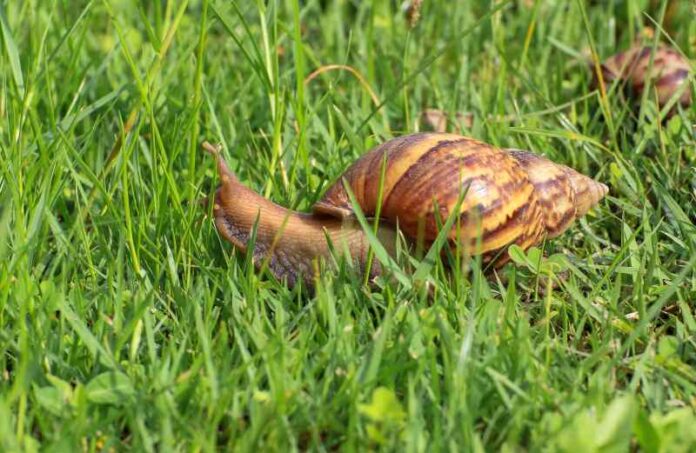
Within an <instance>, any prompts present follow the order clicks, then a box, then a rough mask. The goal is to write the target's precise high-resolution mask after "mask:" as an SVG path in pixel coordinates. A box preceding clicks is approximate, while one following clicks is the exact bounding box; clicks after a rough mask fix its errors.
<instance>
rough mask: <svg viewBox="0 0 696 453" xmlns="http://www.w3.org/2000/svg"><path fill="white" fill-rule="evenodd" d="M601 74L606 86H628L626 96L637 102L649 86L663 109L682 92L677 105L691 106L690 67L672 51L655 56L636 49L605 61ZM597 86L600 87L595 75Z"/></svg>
mask: <svg viewBox="0 0 696 453" xmlns="http://www.w3.org/2000/svg"><path fill="white" fill-rule="evenodd" d="M651 59H652V61H651ZM601 70H602V78H603V80H604V83H605V85H606V86H608V85H610V84H611V83H613V82H615V81H616V82H617V83H625V85H626V86H625V88H626V90H627V94H628V95H629V97H631V98H633V99H634V100H636V101H637V100H640V99H641V97H642V96H643V91H644V90H645V87H646V86H654V89H655V90H656V93H657V102H658V104H659V105H660V107H664V106H665V105H666V104H667V103H668V102H669V101H670V100H671V99H672V98H673V97H674V96H676V95H677V93H680V92H681V94H680V95H679V99H678V101H677V103H678V104H681V105H682V106H684V107H688V106H689V105H691V102H692V93H691V87H690V86H688V84H689V74H690V72H691V65H690V64H689V61H688V60H687V59H686V58H685V57H684V56H682V55H681V54H680V53H679V52H677V51H676V50H674V49H671V48H669V47H664V46H660V47H657V48H656V49H655V50H654V52H653V48H652V47H650V46H634V47H632V48H630V49H628V50H626V51H624V52H620V53H618V54H616V55H614V56H612V57H609V58H607V59H606V60H604V62H603V63H602V65H601ZM594 84H595V86H598V85H599V84H598V80H597V75H596V74H595V79H594ZM682 90H683V91H682ZM652 96H653V94H652V93H651V94H650V97H651V98H652Z"/></svg>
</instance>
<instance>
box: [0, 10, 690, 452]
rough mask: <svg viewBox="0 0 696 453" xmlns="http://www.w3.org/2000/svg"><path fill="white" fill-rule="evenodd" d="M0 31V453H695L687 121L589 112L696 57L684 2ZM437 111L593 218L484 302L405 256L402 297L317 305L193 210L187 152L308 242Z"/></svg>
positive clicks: (20, 20) (331, 295)
mask: <svg viewBox="0 0 696 453" xmlns="http://www.w3.org/2000/svg"><path fill="white" fill-rule="evenodd" d="M0 13H1V15H0V19H1V21H0V38H1V43H2V48H1V49H0V118H1V120H0V237H1V238H2V239H1V240H0V351H1V352H2V354H1V355H0V450H2V451H37V450H39V449H41V450H46V451H103V450H104V451H124V450H133V451H212V450H217V449H220V450H231V449H234V450H239V451H248V450H259V449H260V450H263V451H266V450H271V451H273V450H277V451H287V450H290V449H299V450H305V449H310V450H320V451H330V450H336V449H345V450H349V451H357V450H364V449H385V450H402V449H406V450H408V451H438V450H449V451H457V450H462V451H471V450H476V451H483V450H492V451H495V450H504V451H520V450H530V451H539V450H548V451H588V452H591V451H628V450H631V451H633V450H637V449H640V450H644V451H649V452H662V451H664V452H666V451H694V449H696V429H695V428H694V426H696V320H695V318H694V311H695V310H696V303H695V301H696V227H695V225H694V223H695V222H696V133H695V131H694V124H696V107H695V106H691V107H690V108H687V109H678V110H677V111H676V112H675V114H674V115H673V116H672V117H671V118H663V117H664V116H665V115H662V116H661V114H660V112H659V111H658V109H657V108H656V106H655V102H654V100H653V98H652V97H651V93H649V92H648V93H647V94H646V95H645V96H644V97H643V99H642V100H641V102H640V103H639V105H635V106H633V105H631V104H629V103H627V102H626V101H625V100H624V99H623V97H622V96H621V95H620V89H616V88H617V87H616V86H614V87H613V88H614V89H611V90H610V91H609V92H608V95H607V97H602V96H600V94H599V92H598V91H597V90H595V89H594V88H593V87H592V73H591V71H590V69H589V64H588V62H590V61H592V59H593V57H598V58H600V59H603V58H606V57H608V56H610V55H612V54H614V53H616V52H618V51H620V50H624V49H626V48H628V47H629V46H630V44H631V43H632V42H634V41H639V40H643V41H644V42H646V43H648V44H655V43H657V42H663V43H671V45H673V46H675V47H677V48H679V49H680V51H681V52H683V53H684V54H686V55H687V56H690V57H692V58H693V57H694V56H695V55H696V21H694V20H693V17H694V14H696V11H694V4H693V2H691V1H688V0H677V1H673V2H660V1H649V0H608V1H601V2H600V1H581V0H577V1H576V0H573V1H568V2H565V1H553V0H537V1H534V0H514V1H507V2H506V1H495V0H491V1H457V2H454V1H435V0H425V1H424V2H423V5H422V10H421V11H420V17H419V18H416V17H413V18H412V19H413V20H412V21H411V23H409V20H408V19H407V17H406V15H405V14H404V8H403V6H402V5H401V2H398V1H391V2H389V1H375V2H370V1H357V0H355V1H353V0H306V1H300V0H272V1H269V2H263V1H261V0H258V1H252V0H229V1H228V0H188V1H186V0H176V1H168V2H165V1H152V2H145V1H142V2H141V1H137V0H92V1H88V0H21V1H19V0H2V1H0ZM692 61H693V59H692ZM317 70H318V71H319V73H315V71H317ZM690 84H691V89H692V91H693V90H696V84H695V83H694V79H693V77H692V78H691V80H690ZM426 108H433V109H439V110H441V111H443V112H446V113H447V114H448V116H449V117H450V118H451V119H455V120H453V121H450V122H449V123H448V125H447V128H448V130H450V131H453V132H457V133H461V134H464V135H468V136H472V137H475V138H477V139H481V140H484V141H486V142H488V143H492V144H495V145H497V146H501V147H516V148H523V149H529V150H532V151H533V152H535V153H538V154H542V155H545V156H546V157H548V158H550V159H552V160H554V161H556V162H559V163H563V164H566V165H569V166H571V167H573V168H575V169H577V170H578V171H581V172H583V173H584V174H587V175H590V176H592V177H594V178H596V179H597V180H599V181H601V182H603V183H605V184H607V185H608V186H609V187H610V193H609V195H608V196H607V198H605V200H603V201H602V202H601V203H600V205H599V206H598V207H597V208H595V209H594V210H593V211H592V212H591V213H590V214H589V215H588V216H586V217H584V218H583V219H581V220H580V221H578V222H576V223H575V224H574V225H573V227H572V228H571V229H570V230H569V231H568V232H566V233H565V234H564V235H563V236H561V237H559V238H557V239H555V240H552V241H547V242H545V243H544V244H542V245H540V246H539V248H536V249H533V250H531V251H529V252H528V253H527V255H526V256H525V255H523V254H517V255H516V256H515V258H516V261H517V262H516V263H513V264H510V265H508V266H506V267H505V268H504V269H502V270H501V271H500V272H498V273H497V274H487V273H484V271H483V269H482V266H481V263H480V260H477V259H473V260H466V261H465V263H464V265H463V266H461V267H458V270H457V271H456V272H450V271H448V268H449V267H450V266H447V265H446V264H447V263H446V262H445V261H447V259H446V257H445V258H444V259H441V260H437V261H436V262H435V264H434V265H432V266H430V265H425V266H422V265H421V264H422V263H423V262H424V261H421V260H422V257H419V256H417V255H413V256H409V255H408V254H407V253H400V254H399V256H397V257H396V263H397V264H398V268H397V271H398V272H399V275H402V276H406V278H389V277H386V278H382V279H379V280H378V281H377V282H376V283H374V284H372V285H365V284H364V283H363V280H362V279H360V278H358V277H357V276H356V274H355V272H353V271H352V270H351V268H350V266H349V265H347V264H346V263H343V265H341V266H339V269H338V270H337V271H330V270H327V271H325V272H322V273H321V277H320V278H319V279H318V281H317V283H316V290H315V291H313V292H312V291H308V290H307V288H302V287H301V286H297V287H295V288H289V287H288V286H287V285H286V284H285V283H284V282H282V281H277V280H276V279H274V278H273V276H272V275H270V274H269V273H268V272H262V273H259V272H256V271H255V270H254V266H253V263H252V262H251V259H250V257H249V256H246V255H245V254H243V253H240V252H239V251H235V250H234V249H233V248H232V247H231V246H230V245H229V244H228V243H226V242H224V241H223V240H222V239H221V237H220V236H219V234H218V232H217V231H216V229H215V226H214V224H213V222H212V219H211V216H210V211H209V210H206V209H205V208H204V207H203V206H202V205H201V203H200V200H201V199H202V198H204V197H205V196H207V195H210V194H211V193H212V192H213V191H214V189H215V187H216V185H217V184H218V177H217V174H216V172H215V165H214V161H213V159H212V158H211V157H210V156H208V155H206V154H205V153H203V152H202V151H201V143H202V142H203V141H204V140H208V141H211V142H219V143H221V144H222V146H223V155H224V156H225V157H226V159H227V160H228V162H229V163H230V166H231V167H232V169H233V170H234V171H235V172H236V174H237V175H238V176H239V178H240V180H241V181H243V182H244V183H245V184H248V185H249V186H250V187H252V188H254V189H256V190H258V191H259V192H261V193H262V194H264V195H265V196H267V197H269V198H271V199H272V200H274V201H275V202H277V203H279V204H281V205H283V206H288V207H291V208H293V209H297V210H304V211H307V210H309V209H310V208H311V206H312V204H313V203H314V202H315V201H316V200H318V199H319V198H320V197H321V195H322V194H323V191H324V190H325V189H326V188H327V187H328V186H329V185H330V184H331V183H333V182H334V181H336V180H337V179H339V178H340V175H341V173H342V172H343V171H344V170H345V169H346V167H347V166H348V165H349V164H350V163H351V162H352V161H353V160H355V159H356V158H357V157H358V156H360V155H362V154H363V153H365V152H366V151H367V150H368V149H370V148H371V147H373V146H374V145H376V144H379V143H381V142H383V141H385V140H387V139H390V138H392V137H396V136H399V135H401V134H404V133H410V132H415V131H418V130H423V129H424V128H426V125H425V124H424V123H423V121H422V117H421V112H422V111H423V110H424V109H426ZM663 113H666V112H663ZM457 115H459V118H465V119H467V120H466V121H456V118H457ZM468 119H471V120H472V121H468ZM377 258H379V256H378V257H377ZM415 269H418V270H419V271H420V272H419V276H420V277H421V279H413V278H410V277H409V276H411V275H413V272H414V270H415Z"/></svg>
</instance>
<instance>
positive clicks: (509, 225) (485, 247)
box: [204, 133, 608, 287]
mask: <svg viewBox="0 0 696 453" xmlns="http://www.w3.org/2000/svg"><path fill="white" fill-rule="evenodd" d="M204 147H206V149H207V150H208V151H210V152H212V153H213V154H215V155H216V157H217V167H218V173H219V177H220V180H221V184H220V186H219V187H218V189H217V191H216V193H215V197H214V206H213V216H214V220H215V225H216V227H217V229H218V231H219V233H220V234H221V235H222V236H223V237H224V238H225V239H227V240H228V241H230V242H231V243H232V244H234V245H235V246H236V247H237V248H239V249H241V250H242V251H246V249H247V245H248V243H249V241H250V238H251V236H252V231H253V229H254V226H255V225H256V236H255V243H254V250H253V259H254V262H255V263H256V265H257V266H261V265H263V263H267V265H268V269H270V271H271V272H272V273H273V274H274V275H275V276H276V277H277V278H279V279H281V280H282V279H287V283H288V284H289V285H291V286H292V285H294V284H295V283H297V282H298V281H299V280H300V279H302V280H303V281H304V282H305V283H306V284H307V285H309V286H310V287H311V286H312V282H313V277H314V276H315V265H314V262H315V260H324V261H325V262H331V253H332V252H331V251H332V249H333V250H335V251H346V252H347V253H348V255H349V256H350V258H351V259H352V260H353V261H354V262H355V263H356V264H357V265H358V268H359V269H360V271H365V269H366V265H365V263H366V260H367V256H368V247H369V242H368V240H367V238H366V235H365V233H364V230H363V229H362V228H361V226H360V224H359V223H358V222H357V220H356V217H355V214H354V211H353V205H352V204H351V202H350V198H349V195H348V192H347V191H346V188H345V187H346V186H345V185H348V186H349V187H350V188H351V191H352V192H353V193H354V195H355V199H356V200H357V204H358V205H359V206H360V208H361V210H362V211H363V213H364V214H365V216H366V217H368V218H370V217H374V216H376V215H377V213H378V212H379V216H380V219H381V220H380V222H379V225H380V226H379V229H378V230H377V237H378V239H379V240H380V242H381V243H382V244H383V245H384V247H385V249H386V250H387V251H388V252H389V253H391V254H394V252H395V243H396V239H397V233H396V231H397V229H398V230H400V231H401V232H402V233H403V235H404V237H406V238H407V239H408V240H409V241H412V243H416V241H418V240H422V241H423V242H424V243H425V244H428V243H432V241H434V240H435V238H436V236H437V234H438V225H442V224H444V222H445V221H446V220H447V219H448V216H449V215H450V213H451V211H452V210H453V209H454V208H456V207H457V206H459V212H458V215H459V218H458V219H457V223H455V225H456V226H458V228H457V227H453V228H452V230H451V231H450V232H449V233H448V240H449V241H451V243H453V244H456V242H455V241H460V245H461V246H462V247H464V248H465V249H466V250H468V252H469V253H471V254H477V253H478V254H481V255H482V260H483V262H484V263H487V264H489V265H491V267H493V268H496V267H500V266H502V265H503V264H504V263H505V262H506V261H508V256H507V252H506V249H507V247H508V246H509V245H511V244H517V245H519V246H520V247H522V248H523V249H527V248H529V247H531V246H532V245H535V244H538V243H540V242H541V241H542V240H543V239H544V238H545V237H548V238H554V237H556V236H558V235H560V234H561V233H563V232H564V231H565V230H566V229H568V227H569V226H570V225H571V224H572V223H573V221H574V220H575V219H577V218H579V217H581V216H583V215H584V214H585V213H586V212H587V211H588V210H589V209H590V208H591V207H592V206H594V205H596V204H597V203H598V202H599V200H601V199H602V197H604V195H606V193H607V191H608V188H607V186H605V185H604V184H601V183H599V182H596V181H594V180H593V179H591V178H589V177H587V176H584V175H582V174H580V173H578V172H576V171H575V170H573V169H571V168H569V167H566V166H564V165H559V164H555V163H553V162H551V161H550V160H548V159H546V158H544V157H541V156H538V155H535V154H533V153H531V152H528V151H522V150H512V149H509V150H503V149H499V148H496V147H494V146H491V145H488V144H486V143H483V142H480V141H477V140H474V139H472V138H468V137H463V136H459V135H454V134H445V133H418V134H411V135H405V136H401V137H398V138H394V139H392V140H389V141H387V142H385V143H384V144H382V145H380V146H377V147H375V148H373V149H372V150H371V151H369V152H368V153H367V154H365V155H363V156H362V157H361V158H359V159H358V160H357V161H356V162H355V163H353V165H352V166H350V167H349V168H348V170H346V172H345V173H344V174H343V177H342V178H339V180H338V181H337V182H336V183H334V185H333V186H331V187H329V189H328V190H327V191H326V193H325V194H324V196H323V198H322V199H321V200H320V201H318V202H317V203H316V204H315V205H314V207H313V212H312V213H311V214H307V213H299V212H294V211H290V210H287V209H285V208H283V207H281V206H279V205H276V204H275V203H273V202H271V201H269V200H267V199H265V198H264V197H262V196H261V195H259V194H257V193H256V192H254V191H253V190H251V189H249V188H248V187H246V186H245V185H244V184H242V183H241V182H240V181H239V179H238V178H237V177H236V176H235V175H234V174H233V173H232V172H231V171H230V169H229V168H228V166H227V164H226V163H225V161H224V160H223V158H222V157H221V156H220V153H219V150H217V149H215V148H213V147H212V145H209V144H207V143H206V144H204ZM382 170H383V171H384V176H383V178H382ZM380 182H381V183H382V184H381V185H382V190H381V196H380ZM344 184H345V185H344ZM462 196H463V199H462ZM379 200H381V206H379V207H378V206H377V203H378V201H379ZM436 210H437V213H436ZM438 216H439V219H438ZM440 222H441V223H440ZM457 224H458V225H457ZM375 264H376V265H375V266H373V267H372V268H371V276H373V275H372V274H374V275H377V274H379V273H380V272H381V269H380V267H379V263H375Z"/></svg>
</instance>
